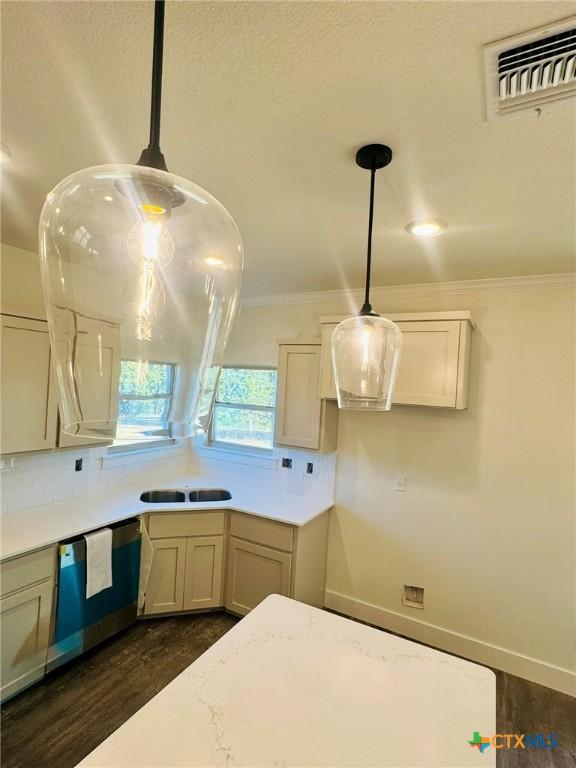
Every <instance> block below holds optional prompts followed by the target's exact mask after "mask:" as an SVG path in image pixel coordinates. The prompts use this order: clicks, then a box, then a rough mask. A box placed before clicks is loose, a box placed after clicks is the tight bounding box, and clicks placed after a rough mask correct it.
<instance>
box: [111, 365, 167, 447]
mask: <svg viewBox="0 0 576 768" xmlns="http://www.w3.org/2000/svg"><path fill="white" fill-rule="evenodd" d="M123 362H127V363H138V362H140V361H139V360H135V359H134V358H132V357H123V358H122V359H121V360H120V366H122V363H123ZM146 362H147V363H148V364H149V365H165V366H168V367H169V369H170V390H169V392H162V393H160V394H153V395H123V394H122V393H121V392H120V382H118V413H120V403H121V401H122V400H159V399H165V400H166V403H167V406H166V409H165V411H164V413H165V415H166V416H168V414H169V413H170V406H171V405H172V398H173V397H174V390H175V384H176V377H177V367H178V366H177V363H174V362H172V361H170V360H147V361H146ZM166 421H167V419H166ZM119 427H120V418H118V427H117V430H118V428H119ZM176 442H177V441H176V438H175V437H174V436H173V435H172V429H171V427H170V425H169V423H168V429H167V431H165V432H163V433H161V434H159V435H158V437H154V438H148V439H145V440H134V441H130V440H128V439H125V440H123V439H122V438H119V437H118V436H117V437H116V440H115V441H114V442H113V443H112V445H111V446H109V448H108V450H109V451H111V452H112V453H124V452H130V451H142V450H148V449H150V450H152V449H155V448H156V449H158V448H166V447H167V446H172V445H175V444H176Z"/></svg>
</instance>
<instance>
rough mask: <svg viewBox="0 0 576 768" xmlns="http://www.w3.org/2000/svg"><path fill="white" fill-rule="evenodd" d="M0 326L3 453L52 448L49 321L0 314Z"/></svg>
mask: <svg viewBox="0 0 576 768" xmlns="http://www.w3.org/2000/svg"><path fill="white" fill-rule="evenodd" d="M1 330H2V338H1V347H2V354H1V360H0V383H1V389H2V404H1V413H0V423H1V424H2V431H1V434H0V441H1V450H2V453H18V452H20V451H39V450H42V449H46V448H54V447H55V445H56V420H57V404H56V382H55V379H54V376H53V373H52V365H51V352H50V338H49V336H48V324H47V323H46V322H44V321H43V320H28V319H26V318H22V317H9V316H7V315H3V316H2V318H1Z"/></svg>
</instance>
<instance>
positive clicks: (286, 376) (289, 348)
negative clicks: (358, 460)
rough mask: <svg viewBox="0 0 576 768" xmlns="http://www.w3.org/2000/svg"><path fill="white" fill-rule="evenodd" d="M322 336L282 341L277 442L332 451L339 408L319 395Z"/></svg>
mask: <svg viewBox="0 0 576 768" xmlns="http://www.w3.org/2000/svg"><path fill="white" fill-rule="evenodd" d="M320 357H321V351H320V340H319V339H315V340H301V341H300V340H298V339H295V340H289V341H281V342H279V352H278V380H277V385H276V425H275V439H274V442H275V444H276V445H286V446H291V447H294V448H307V449H309V450H315V451H331V450H334V448H335V446H336V432H337V411H336V409H335V408H334V404H333V403H327V402H326V401H325V400H322V399H321V398H320V390H319V382H320Z"/></svg>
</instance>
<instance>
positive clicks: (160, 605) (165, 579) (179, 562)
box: [144, 538, 186, 614]
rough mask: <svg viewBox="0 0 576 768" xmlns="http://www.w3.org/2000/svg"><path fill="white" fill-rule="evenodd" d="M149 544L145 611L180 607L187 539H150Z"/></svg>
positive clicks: (157, 611) (161, 611)
mask: <svg viewBox="0 0 576 768" xmlns="http://www.w3.org/2000/svg"><path fill="white" fill-rule="evenodd" d="M152 548H153V549H154V556H153V558H152V569H151V571H150V577H149V579H148V588H147V590H146V604H145V610H144V613H146V614H154V613H169V612H170V611H181V610H182V608H183V605H184V574H185V570H186V539H184V538H182V539H157V540H153V541H152Z"/></svg>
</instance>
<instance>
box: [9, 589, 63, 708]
mask: <svg viewBox="0 0 576 768" xmlns="http://www.w3.org/2000/svg"><path fill="white" fill-rule="evenodd" d="M53 591H54V582H53V581H52V579H50V580H49V581H44V582H42V583H40V584H36V585H35V586H33V587H28V588H27V589H23V590H22V591H20V592H16V593H15V594H13V595H10V596H9V597H4V598H2V600H1V601H0V624H1V627H2V630H1V635H2V649H1V656H2V677H1V680H2V688H1V698H2V699H5V698H6V697H8V696H11V695H12V694H14V693H17V692H18V691H20V690H22V688H25V687H26V686H28V685H30V684H31V683H34V682H36V681H37V680H40V679H41V678H42V677H43V676H44V671H45V667H46V657H47V653H48V641H49V636H50V615H51V610H52V595H53Z"/></svg>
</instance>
